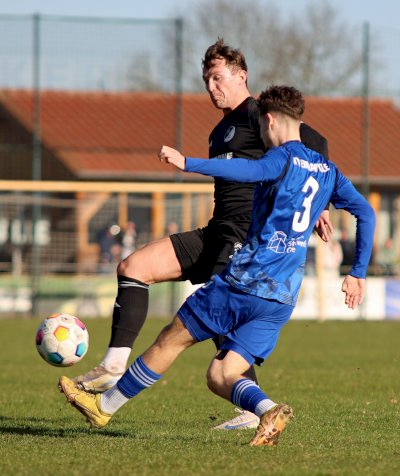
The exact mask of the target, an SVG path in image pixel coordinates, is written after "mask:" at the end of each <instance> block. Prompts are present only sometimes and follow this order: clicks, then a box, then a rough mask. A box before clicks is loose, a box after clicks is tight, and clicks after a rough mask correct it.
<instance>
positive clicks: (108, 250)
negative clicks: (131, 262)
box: [97, 224, 121, 273]
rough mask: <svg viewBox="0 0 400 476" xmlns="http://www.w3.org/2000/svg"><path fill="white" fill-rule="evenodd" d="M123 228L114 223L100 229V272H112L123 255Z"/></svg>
mask: <svg viewBox="0 0 400 476" xmlns="http://www.w3.org/2000/svg"><path fill="white" fill-rule="evenodd" d="M120 231H121V228H120V227H119V226H118V225H116V224H112V225H110V226H108V227H107V228H104V229H103V230H101V231H100V233H99V235H98V240H97V241H98V244H99V247H100V259H99V269H98V270H99V272H100V273H112V272H113V271H114V269H115V266H116V264H117V263H118V261H119V260H120V257H121V243H120V241H119V234H120Z"/></svg>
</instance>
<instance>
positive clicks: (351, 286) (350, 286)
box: [342, 274, 365, 309]
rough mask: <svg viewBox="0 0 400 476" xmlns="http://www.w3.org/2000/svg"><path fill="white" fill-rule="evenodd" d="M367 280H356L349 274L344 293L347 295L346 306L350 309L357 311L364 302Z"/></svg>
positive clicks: (343, 285)
mask: <svg viewBox="0 0 400 476" xmlns="http://www.w3.org/2000/svg"><path fill="white" fill-rule="evenodd" d="M364 285H365V279H363V278H355V277H354V276H351V275H350V274H348V275H347V276H346V277H345V278H344V281H343V284H342V291H343V292H344V293H345V301H344V302H345V304H346V305H347V307H349V308H350V309H355V308H356V307H357V305H358V304H361V303H362V302H363V298H364Z"/></svg>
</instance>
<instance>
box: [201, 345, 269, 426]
mask: <svg viewBox="0 0 400 476" xmlns="http://www.w3.org/2000/svg"><path fill="white" fill-rule="evenodd" d="M214 341H215V339H214ZM228 354H229V353H228ZM228 354H227V352H226V351H223V352H218V353H217V355H216V357H215V359H214V360H213V362H212V363H211V365H210V368H209V370H208V382H209V385H210V384H211V386H212V387H213V386H214V385H216V384H217V382H222V381H224V380H223V369H224V368H225V366H226V363H227V362H225V359H226V358H227V359H228V360H229V359H230V357H229V355H228ZM244 362H245V363H244V366H243V372H242V374H241V378H247V379H249V380H252V381H253V382H254V383H256V384H258V382H257V377H256V373H255V370H254V366H253V365H252V366H249V364H248V363H247V362H246V361H244ZM210 382H211V383H210ZM210 390H211V391H213V392H214V393H217V394H218V395H220V396H222V397H223V398H225V399H227V400H229V397H230V395H221V394H220V393H218V391H216V390H215V389H214V388H211V387H210ZM235 411H236V412H237V415H236V416H235V417H233V418H231V419H229V420H227V421H224V422H223V423H220V424H219V425H217V426H215V427H214V429H215V430H246V429H252V428H257V426H258V423H259V421H260V419H259V418H258V416H257V415H255V414H254V413H252V412H249V411H248V410H243V409H240V408H235Z"/></svg>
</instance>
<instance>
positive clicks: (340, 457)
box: [0, 319, 400, 476]
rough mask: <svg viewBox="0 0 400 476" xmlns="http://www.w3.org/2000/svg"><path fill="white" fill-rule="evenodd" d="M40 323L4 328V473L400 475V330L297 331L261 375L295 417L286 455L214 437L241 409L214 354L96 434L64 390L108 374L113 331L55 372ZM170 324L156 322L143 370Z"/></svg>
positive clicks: (284, 443) (101, 325) (304, 327)
mask: <svg viewBox="0 0 400 476" xmlns="http://www.w3.org/2000/svg"><path fill="white" fill-rule="evenodd" d="M38 323H39V321H38V320H0V332H1V347H0V358H1V372H0V382H1V386H0V389H1V391H0V452H1V458H0V474H1V475H3V476H8V475H13V476H15V475H40V476H43V475H54V474H56V475H61V476H63V475H68V476H71V475H77V476H82V475H84V476H91V475H100V476H102V475H106V474H112V475H114V476H115V475H141V476H145V475H157V476H161V475H185V476H187V475H209V474H217V475H229V476H233V475H250V474H254V475H260V476H261V475H293V476H295V475H296V476H298V475H386V476H387V475H397V474H400V379H399V369H400V351H399V348H400V347H399V331H400V322H363V321H354V322H334V321H332V322H324V323H318V322H311V321H292V322H290V323H289V324H288V325H287V326H286V327H285V328H284V330H283V332H282V334H281V337H280V340H279V342H278V347H277V349H276V350H275V352H274V354H273V355H272V356H271V357H270V358H269V359H268V361H267V362H266V363H265V364H264V366H263V367H261V368H260V369H259V371H258V375H259V379H260V384H261V386H262V388H263V389H264V390H266V392H267V393H268V394H269V396H270V397H271V398H272V399H274V400H275V401H278V402H282V401H283V402H286V403H289V404H290V405H291V406H293V408H294V412H295V420H294V421H293V422H292V423H291V424H290V425H289V426H288V428H287V429H286V430H285V432H284V433H283V435H282V437H281V440H280V443H279V445H278V446H277V447H276V448H251V447H249V446H248V441H249V440H250V438H251V436H252V434H253V430H243V431H237V432H233V431H227V432H221V431H213V430H212V429H211V428H212V427H213V426H214V425H215V424H217V423H219V422H222V421H223V420H225V419H228V418H230V417H232V416H234V413H233V407H232V405H231V404H230V403H229V402H226V401H223V400H222V399H219V398H218V397H216V396H214V395H213V394H211V393H210V392H209V391H208V390H207V387H206V384H205V373H206V369H207V366H208V362H209V360H210V358H211V357H212V355H213V352H214V349H213V345H212V343H209V342H206V343H203V344H199V345H197V346H195V347H194V348H192V349H190V350H189V351H187V352H186V353H185V354H183V355H182V356H181V357H180V358H179V359H178V361H177V362H176V363H175V365H174V367H173V368H172V369H170V371H169V372H167V374H166V375H165V376H164V378H163V379H162V380H161V381H160V382H158V383H157V384H156V385H155V386H154V387H153V388H151V389H148V390H146V391H144V392H143V393H142V394H140V395H139V396H138V397H137V398H136V399H135V400H134V401H131V402H129V403H128V404H127V405H126V406H125V407H123V408H122V410H121V411H120V412H119V413H118V414H117V415H115V416H114V418H113V419H112V421H111V422H110V424H109V425H108V426H107V428H105V429H103V430H90V429H88V427H87V424H86V422H85V421H84V418H83V417H82V416H81V415H80V414H79V413H78V412H76V411H75V410H74V409H73V408H72V407H71V406H69V405H67V404H66V402H65V397H64V396H63V395H61V394H60V393H59V392H58V390H57V388H56V383H57V379H58V377H59V376H60V375H62V374H63V373H64V374H65V375H69V376H74V375H76V374H78V373H82V372H84V371H86V370H88V369H90V368H91V367H92V366H93V365H95V364H96V363H98V361H99V360H100V358H101V357H102V356H103V352H104V350H105V348H106V345H107V342H108V333H109V326H110V322H109V321H108V320H105V319H103V320H101V319H98V320H97V319H96V320H86V324H87V326H88V329H89V333H90V338H91V343H90V348H89V352H88V354H87V355H86V357H85V358H84V359H83V361H82V362H80V363H79V364H78V365H76V366H75V367H71V368H66V369H62V368H56V367H51V366H50V365H47V364H46V363H45V362H44V361H43V360H42V359H41V358H40V357H39V355H38V354H37V352H36V349H35V345H34V334H35V329H36V327H37V325H38ZM165 323H166V322H165V321H160V320H157V319H149V320H148V321H147V323H146V325H145V327H144V329H143V332H142V334H141V336H140V337H139V339H138V342H137V345H136V347H135V349H134V351H133V353H132V359H133V358H134V357H136V356H137V355H138V353H140V352H142V351H143V350H144V349H145V348H146V347H147V346H148V345H149V344H150V343H151V342H152V341H153V340H154V338H155V336H156V334H157V333H158V331H159V330H160V329H161V327H162V326H163V325H164V324H165Z"/></svg>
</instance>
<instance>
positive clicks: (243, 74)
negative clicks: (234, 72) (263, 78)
mask: <svg viewBox="0 0 400 476" xmlns="http://www.w3.org/2000/svg"><path fill="white" fill-rule="evenodd" d="M239 77H240V79H241V80H242V81H243V82H244V83H247V71H245V70H244V69H241V70H240V71H239Z"/></svg>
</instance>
